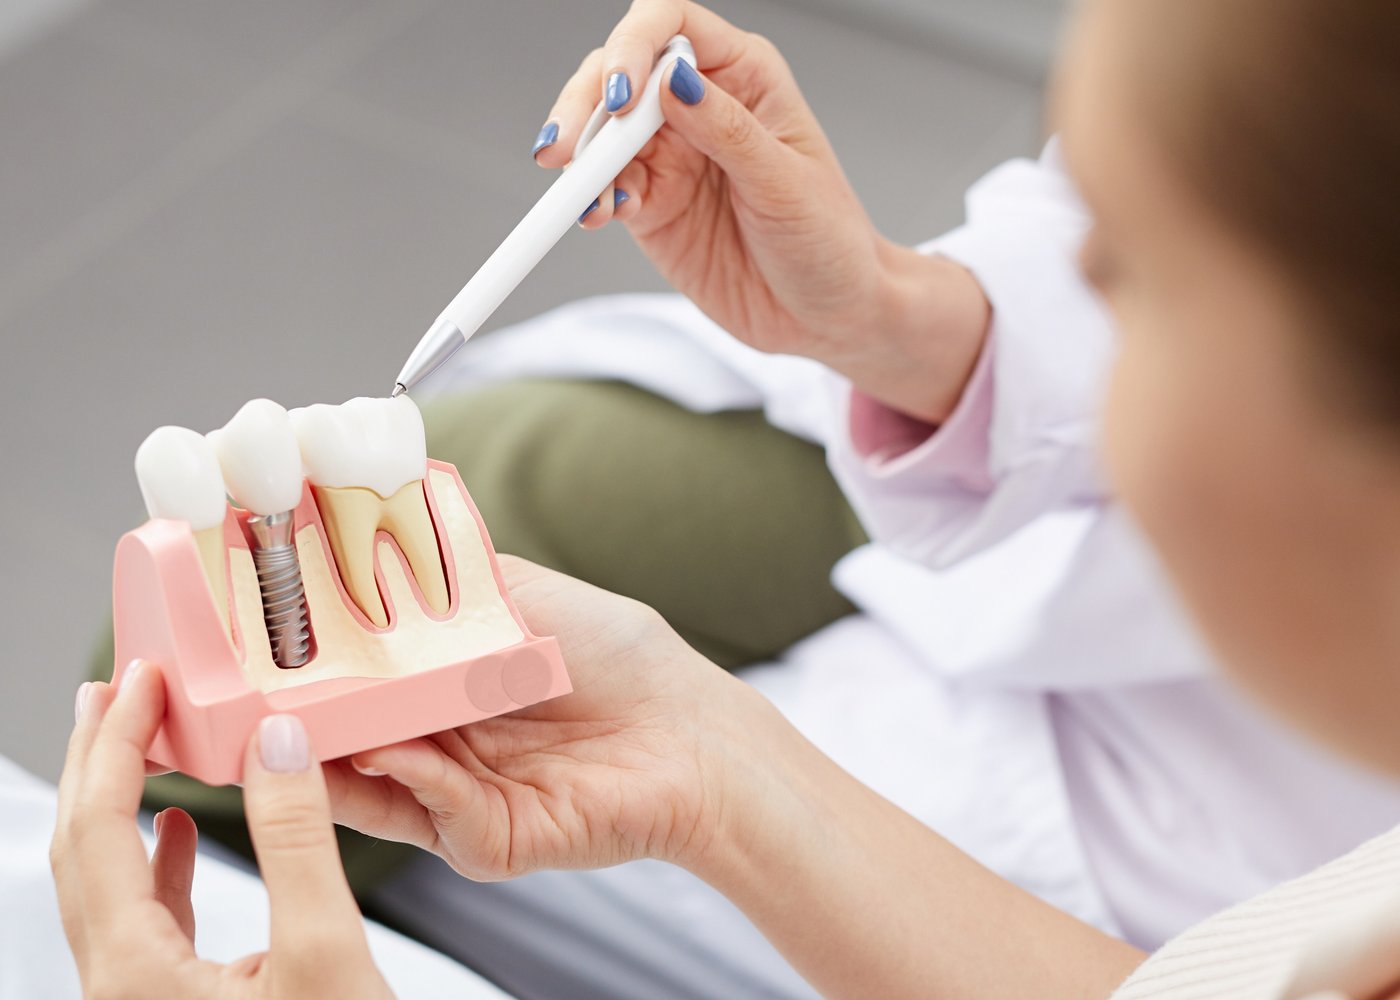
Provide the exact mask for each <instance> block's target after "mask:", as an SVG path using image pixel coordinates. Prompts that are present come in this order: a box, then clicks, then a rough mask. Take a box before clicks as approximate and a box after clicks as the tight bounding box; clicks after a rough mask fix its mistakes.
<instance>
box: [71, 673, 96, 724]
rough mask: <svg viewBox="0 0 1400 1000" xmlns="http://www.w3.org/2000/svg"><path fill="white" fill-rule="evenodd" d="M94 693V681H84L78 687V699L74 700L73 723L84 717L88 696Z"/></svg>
mask: <svg viewBox="0 0 1400 1000" xmlns="http://www.w3.org/2000/svg"><path fill="white" fill-rule="evenodd" d="M91 693H92V681H83V683H81V684H79V685H78V694H77V697H76V698H74V699H73V721H74V722H77V721H78V720H79V719H81V718H82V717H83V709H84V708H86V707H87V700H88V695H89V694H91Z"/></svg>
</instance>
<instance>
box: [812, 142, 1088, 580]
mask: <svg viewBox="0 0 1400 1000" xmlns="http://www.w3.org/2000/svg"><path fill="white" fill-rule="evenodd" d="M1089 225H1090V220H1089V216H1088V214H1087V212H1086V211H1085V209H1084V207H1083V205H1082V204H1081V202H1080V201H1079V199H1078V197H1077V196H1076V194H1075V192H1074V189H1073V187H1072V185H1071V183H1070V181H1069V178H1068V176H1067V175H1066V173H1065V171H1064V169H1063V166H1062V164H1061V161H1060V154H1059V149H1058V144H1057V143H1056V142H1055V141H1054V140H1052V141H1051V143H1050V144H1049V145H1048V146H1047V147H1046V149H1045V152H1044V153H1043V154H1042V156H1041V157H1040V159H1039V160H1035V161H1031V160H1015V161H1012V162H1010V163H1006V164H1003V165H1002V166H1000V167H998V168H997V169H995V170H993V171H992V172H991V173H990V174H988V175H987V176H986V177H984V178H983V179H982V180H980V181H979V182H978V183H977V184H976V185H974V186H973V188H972V189H971V190H970V191H969V193H968V196H967V222H966V223H965V224H964V225H963V226H962V227H961V228H959V229H956V230H954V231H953V232H951V233H949V234H947V235H946V236H943V237H941V238H939V239H937V240H934V241H932V242H931V243H929V244H926V245H925V246H923V247H921V248H920V249H921V250H923V251H924V252H927V253H937V254H942V255H944V256H946V257H948V258H950V259H952V260H955V261H957V262H958V263H960V264H962V265H963V266H965V267H967V268H968V269H969V270H970V271H971V272H972V273H973V275H974V276H975V277H976V278H977V280H978V282H979V283H980V284H981V286H982V288H983V291H984V292H985V293H986V295H987V298H988V300H989V301H990V302H991V305H992V323H991V328H990V330H989V335H988V339H987V343H986V345H985V347H984V349H983V354H982V357H981V358H980V359H979V362H978V364H977V367H976V370H975V372H974V374H973V377H972V379H971V381H970V383H969V385H968V387H967V389H966V391H965V392H964V394H963V397H962V399H961V401H960V402H959V404H958V406H957V408H956V409H955V411H954V413H953V415H952V416H951V417H950V418H949V420H948V421H947V422H945V423H944V424H943V425H942V426H941V427H940V428H938V429H937V431H936V432H935V431H933V430H932V429H931V428H929V427H927V426H924V425H919V424H918V423H917V422H915V421H913V420H911V419H910V418H907V417H904V416H902V415H899V414H896V413H893V412H891V411H889V410H887V409H885V408H883V407H881V406H880V404H878V403H876V402H874V401H873V400H870V399H868V398H866V397H865V396H863V395H862V394H861V393H859V392H858V391H855V390H842V391H840V397H841V398H840V401H839V402H840V406H841V408H842V409H841V413H840V416H839V419H838V428H840V429H841V430H840V432H838V433H836V434H835V435H834V436H833V440H832V441H831V443H830V446H829V448H828V454H829V456H830V460H831V465H832V469H833V472H834V473H835V475H836V477H837V478H838V480H839V481H840V482H841V485H842V488H843V489H844V490H845V492H846V495H847V496H848V497H849V498H850V500H851V503H852V505H853V506H854V507H855V509H856V512H857V514H858V515H859V516H860V518H861V520H862V522H863V523H864V524H865V526H866V529H867V530H868V531H869V532H870V534H871V536H872V537H873V538H874V539H876V540H877V541H879V542H881V543H883V544H884V545H886V546H888V547H889V548H891V549H893V550H894V551H896V552H897V553H899V554H901V555H903V556H905V557H907V558H910V559H913V560H915V561H917V562H921V563H923V564H925V565H930V566H935V567H940V566H947V565H951V564H953V563H955V562H958V561H959V560H961V559H964V558H966V557H968V556H970V555H972V554H974V553H976V552H979V551H982V550H984V549H986V548H988V547H989V546H992V545H994V544H996V543H997V542H999V541H1001V540H1002V539H1005V538H1007V537H1008V536H1010V535H1011V534H1013V533H1014V532H1016V531H1017V530H1018V529H1020V528H1021V527H1023V526H1025V525H1026V524H1027V523H1029V522H1030V521H1032V520H1033V519H1035V518H1036V517H1038V516H1039V515H1041V514H1043V513H1046V512H1048V511H1053V510H1057V509H1068V508H1073V507H1079V506H1084V505H1093V504H1097V503H1099V502H1101V501H1102V500H1103V499H1104V498H1105V497H1104V489H1103V487H1102V485H1101V480H1100V476H1099V471H1098V463H1097V458H1096V437H1097V428H1098V424H1099V419H1098V410H1099V403H1100V396H1101V392H1102V385H1103V382H1104V380H1105V377H1106V374H1107V371H1108V368H1109V365H1110V362H1111V360H1112V351H1113V336H1112V332H1111V328H1110V326H1109V322H1108V318H1107V316H1106V314H1105V312H1104V310H1103V309H1102V307H1101V305H1100V303H1099V301H1098V300H1097V298H1096V297H1095V295H1094V294H1093V292H1092V291H1091V290H1090V289H1089V287H1088V286H1087V285H1086V284H1085V283H1084V281H1083V279H1082V278H1081V277H1080V276H1079V272H1078V268H1077V263H1076V257H1077V254H1078V250H1079V246H1080V243H1081V241H1082V240H1083V238H1084V235H1085V233H1086V232H1087V231H1088V228H1089Z"/></svg>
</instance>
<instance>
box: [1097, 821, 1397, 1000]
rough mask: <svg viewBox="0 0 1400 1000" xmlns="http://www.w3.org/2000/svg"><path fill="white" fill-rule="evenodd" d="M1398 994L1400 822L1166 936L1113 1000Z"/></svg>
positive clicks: (1359, 999) (1361, 999)
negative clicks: (1323, 862) (1307, 870)
mask: <svg viewBox="0 0 1400 1000" xmlns="http://www.w3.org/2000/svg"><path fill="white" fill-rule="evenodd" d="M1324 997H1325V998H1327V1000H1333V998H1338V1000H1340V998H1346V1000H1391V998H1392V997H1400V828H1397V829H1395V830H1392V831H1391V832H1390V833H1387V834H1384V835H1383V836H1380V837H1377V838H1376V839H1375V840H1372V841H1370V842H1368V843H1366V844H1363V845H1362V846H1361V847H1358V848H1357V849H1356V850H1354V851H1352V852H1351V853H1350V854H1347V855H1345V856H1344V857H1342V858H1339V859H1338V860H1336V861H1334V862H1332V863H1331V864H1328V865H1325V866H1323V867H1322V868H1319V869H1318V870H1317V871H1315V872H1312V873H1310V874H1308V875H1304V876H1303V877H1302V878H1299V879H1295V880H1294V881H1292V882H1286V883H1284V884H1283V885H1281V886H1279V887H1278V888H1276V889H1273V890H1271V891H1269V892H1266V893H1265V894H1264V895H1262V896H1259V897H1257V898H1255V899H1251V900H1249V901H1247V902H1245V903H1241V904H1240V905H1238V906H1235V907H1233V908H1231V909H1229V910H1226V911H1224V912H1223V913H1220V914H1217V915H1216V916H1214V917H1211V918H1210V919H1209V920H1206V921H1205V922H1203V923H1201V924H1199V925H1198V926H1196V927H1193V928H1191V929H1190V930H1188V931H1186V932H1185V933H1183V934H1182V935H1181V936H1180V937H1177V938H1175V939H1174V940H1172V941H1169V942H1168V943H1167V944H1166V945H1164V946H1163V947H1162V948H1161V950H1159V951H1158V952H1157V953H1156V954H1155V955H1153V956H1152V957H1150V958H1149V959H1148V960H1147V961H1146V962H1144V963H1143V964H1142V965H1141V966H1139V967H1138V970H1137V971H1136V972H1134V973H1133V975H1132V976H1130V977H1129V978H1128V980H1127V982H1125V983H1124V984H1123V985H1122V986H1120V987H1119V988H1118V991H1117V992H1115V993H1114V994H1113V1000H1227V998H1228V1000H1303V998H1310V1000H1322V998H1324Z"/></svg>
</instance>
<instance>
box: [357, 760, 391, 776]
mask: <svg viewBox="0 0 1400 1000" xmlns="http://www.w3.org/2000/svg"><path fill="white" fill-rule="evenodd" d="M350 766H351V767H353V768H354V769H355V770H357V771H359V772H360V773H361V774H363V775H364V776H365V777H366V778H382V777H384V772H383V771H381V770H379V768H377V767H370V766H369V765H368V764H360V763H357V762H356V761H355V760H353V759H352V760H351V761H350Z"/></svg>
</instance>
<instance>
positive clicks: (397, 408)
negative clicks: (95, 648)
mask: <svg viewBox="0 0 1400 1000" xmlns="http://www.w3.org/2000/svg"><path fill="white" fill-rule="evenodd" d="M136 472H137V479H138V481H139V483H140V487H141V492H142V496H143V497H144V499H145V501H146V507H147V510H148V512H149V513H150V515H151V520H150V521H148V522H147V523H146V524H145V525H143V526H141V527H140V528H138V529H136V530H135V531H133V532H130V533H128V534H127V535H126V536H124V537H123V539H122V541H121V542H120V543H119V545H118V548H117V563H116V570H115V578H114V587H113V593H114V620H115V624H116V646H117V660H116V663H117V666H116V669H115V672H114V680H119V679H120V675H121V673H122V671H123V669H124V666H123V665H124V664H126V663H128V662H130V661H131V660H132V659H135V658H140V659H145V660H148V661H151V662H154V663H156V664H157V665H159V666H160V667H161V668H162V670H163V673H164V675H165V678H166V686H167V694H168V697H167V705H168V712H167V719H166V722H165V725H164V728H163V730H162V733H161V735H160V737H159V738H158V739H157V743H156V747H155V748H154V749H153V751H152V757H153V759H155V760H157V761H158V762H160V763H164V764H167V765H169V766H172V767H175V768H177V769H180V770H183V771H185V772H186V773H190V774H193V775H194V776H195V777H198V778H201V779H202V780H205V781H207V782H210V783H224V782H228V781H235V780H237V779H238V777H239V774H240V772H241V762H242V754H243V748H244V746H245V745H246V742H247V738H248V735H249V734H250V733H251V731H252V727H253V726H254V725H256V722H257V720H258V719H259V718H261V717H262V716H263V715H266V714H269V713H271V712H279V711H293V712H295V713H296V714H298V715H300V716H301V717H302V719H303V721H304V722H305V723H306V725H307V728H308V731H309V733H310V736H311V741H312V746H313V747H314V748H315V750H316V752H317V754H318V756H319V757H320V758H321V759H322V760H327V759H331V758H333V757H337V756H343V755H344V754H347V753H354V752H357V751H359V750H364V749H369V748H371V747H375V746H382V745H385V744H387V743H390V742H397V741H399V740H404V739H410V738H413V737H416V736H421V735H425V734H427V733H431V732H437V731H440V730H443V729H448V728H453V727H455V726H459V725H463V724H465V723H468V722H472V721H476V720H479V719H482V718H487V717H490V716H493V715H498V714H500V713H502V712H507V711H512V710H514V709H517V708H521V707H524V706H526V705H530V704H534V703H536V702H538V701H542V700H545V699H546V698H551V697H555V696H557V695H559V694H563V693H566V692H567V691H568V690H569V681H568V676H567V674H566V672H565V670H564V666H563V662H562V659H561V658H560V656H559V650H558V646H557V644H556V643H555V642H554V640H553V639H550V638H540V637H536V636H534V635H532V634H531V633H530V632H529V630H528V628H527V627H526V626H525V624H524V622H523V620H522V619H521V618H520V615H519V613H518V612H517V611H516V609H515V608H514V606H513V605H512V603H511V601H510V597H509V595H508V593H507V592H506V589H505V586H504V583H503V581H502V580H501V577H500V573H499V569H498V567H497V565H496V561H495V555H494V552H493V551H492V549H491V545H490V540H489V538H488V537H487V534H486V531H485V527H484V525H483V524H482V523H481V518H480V515H479V514H478V513H477V511H476V508H475V506H474V505H473V504H472V502H471V498H470V497H469V496H468V495H467V492H466V489H465V487H464V486H463V485H462V482H461V479H460V478H459V477H458V476H457V473H456V470H455V469H453V468H452V467H451V466H449V465H446V464H444V463H440V462H430V461H429V460H428V458H427V450H426V444H425V439H424V433H423V421H422V417H421V415H420V414H419V412H418V408H417V406H416V405H415V404H414V403H413V402H412V400H410V399H409V398H408V397H407V396H406V395H400V396H397V397H394V398H389V399H370V398H359V399H352V400H350V401H349V402H347V403H345V404H343V405H340V406H328V405H319V404H318V405H314V406H308V407H305V408H303V409H298V410H292V411H291V412H290V413H289V412H288V411H286V410H284V409H283V408H282V407H280V406H279V405H277V404H276V403H273V402H272V401H271V400H265V399H264V400H253V401H251V402H250V403H248V404H246V405H245V406H244V407H243V408H242V409H241V410H239V412H238V413H237V414H236V415H235V416H234V418H233V419H232V420H230V421H229V423H228V424H227V425H226V426H224V427H223V428H220V429H219V430H216V431H213V432H211V433H210V434H209V435H207V436H203V435H200V434H198V433H196V432H195V431H191V430H187V429H185V428H180V427H161V428H158V429H157V430H155V431H154V432H152V434H151V435H150V436H149V437H148V438H147V439H146V441H145V442H144V443H143V444H142V446H141V448H140V449H139V450H138V451H137V455H136ZM225 494H227V495H228V496H229V497H231V498H232V499H233V501H234V502H235V503H236V504H237V505H238V508H241V509H235V508H234V507H233V506H231V505H230V504H229V503H228V501H227V500H226V497H225ZM272 526H276V528H277V530H276V531H273V530H272ZM274 536H275V538H274ZM269 539H273V541H269ZM279 546H280V547H279ZM272 548H276V551H277V556H278V558H277V561H276V563H275V567H274V569H275V572H274V571H270V570H269V566H271V565H273V563H272V561H271V560H270V559H269V558H268V553H269V552H270V551H271V550H272ZM289 565H290V566H291V567H292V570H291V571H289V570H288V569H287V567H288V566H289ZM279 574H280V575H279ZM270 576H271V577H272V578H273V580H272V585H270V584H269V579H270ZM293 579H294V582H295V584H296V585H297V588H299V589H294V588H292V587H291V583H290V582H289V581H293Z"/></svg>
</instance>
